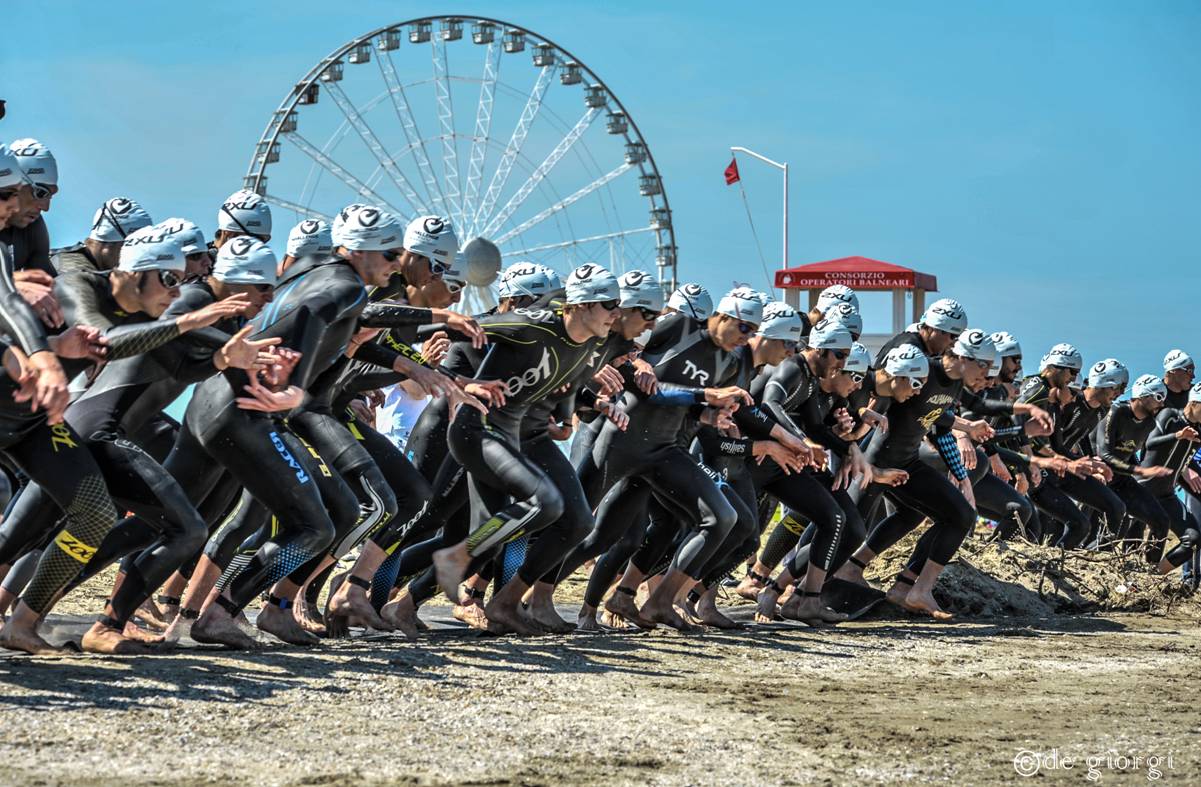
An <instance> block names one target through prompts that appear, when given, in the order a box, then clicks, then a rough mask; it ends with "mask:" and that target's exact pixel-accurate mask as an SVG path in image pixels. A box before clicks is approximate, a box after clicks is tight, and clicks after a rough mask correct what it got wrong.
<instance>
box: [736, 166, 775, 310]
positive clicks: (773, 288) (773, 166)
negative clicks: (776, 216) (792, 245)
mask: <svg viewBox="0 0 1201 787" xmlns="http://www.w3.org/2000/svg"><path fill="white" fill-rule="evenodd" d="M730 152H731V153H745V154H747V155H748V156H753V157H755V158H757V159H759V160H760V161H762V162H763V163H764V164H770V165H771V166H773V167H775V168H776V169H779V170H783V171H784V267H785V268H787V267H788V164H787V163H784V164H781V163H780V162H778V161H772V160H771V159H769V158H768V157H767V156H763V155H760V154H759V153H756V152H755V151H753V150H750V149H748V148H744V147H738V146H733V147H731V148H730ZM773 289H774V288H773Z"/></svg>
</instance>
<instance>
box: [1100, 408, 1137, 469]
mask: <svg viewBox="0 0 1201 787" xmlns="http://www.w3.org/2000/svg"><path fill="white" fill-rule="evenodd" d="M1125 412H1126V411H1124V410H1122V409H1120V408H1114V409H1112V410H1110V411H1109V415H1107V416H1105V420H1104V422H1102V424H1101V428H1100V429H1098V430H1097V452H1098V454H1097V455H1098V456H1100V457H1101V460H1102V461H1103V462H1105V464H1107V465H1109V466H1110V468H1112V469H1113V471H1114V472H1115V473H1120V474H1122V475H1132V474H1133V473H1134V464H1133V463H1132V462H1129V461H1127V459H1126V458H1125V457H1123V456H1121V455H1120V454H1119V453H1118V452H1117V446H1118V444H1119V442H1120V441H1121V439H1122V437H1121V435H1122V427H1123V425H1124V422H1125V420H1126V418H1125Z"/></svg>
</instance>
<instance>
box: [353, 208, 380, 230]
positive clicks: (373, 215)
mask: <svg viewBox="0 0 1201 787" xmlns="http://www.w3.org/2000/svg"><path fill="white" fill-rule="evenodd" d="M357 216H358V219H359V226H362V227H374V226H375V225H376V224H379V211H378V210H376V209H375V208H363V209H362V210H360V211H359V212H358V214H357Z"/></svg>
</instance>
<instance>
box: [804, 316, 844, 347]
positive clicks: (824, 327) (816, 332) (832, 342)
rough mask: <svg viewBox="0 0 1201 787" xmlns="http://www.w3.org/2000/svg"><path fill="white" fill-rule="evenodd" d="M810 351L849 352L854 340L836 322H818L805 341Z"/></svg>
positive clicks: (841, 324)
mask: <svg viewBox="0 0 1201 787" xmlns="http://www.w3.org/2000/svg"><path fill="white" fill-rule="evenodd" d="M806 341H807V342H808V346H809V349H811V350H850V349H851V345H853V344H854V343H855V340H854V339H852V338H851V332H850V331H849V330H847V326H846V325H844V324H843V323H841V322H839V321H838V320H819V321H818V323H817V325H814V326H813V330H811V331H809V336H808V338H807V339H806Z"/></svg>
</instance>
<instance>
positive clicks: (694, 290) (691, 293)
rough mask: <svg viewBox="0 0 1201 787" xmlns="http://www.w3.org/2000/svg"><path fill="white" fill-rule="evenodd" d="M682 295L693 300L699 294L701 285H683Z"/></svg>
mask: <svg viewBox="0 0 1201 787" xmlns="http://www.w3.org/2000/svg"><path fill="white" fill-rule="evenodd" d="M684 294H685V295H687V296H688V297H689V298H695V297H696V296H698V295H700V294H701V285H699V284H685V285H684Z"/></svg>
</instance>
